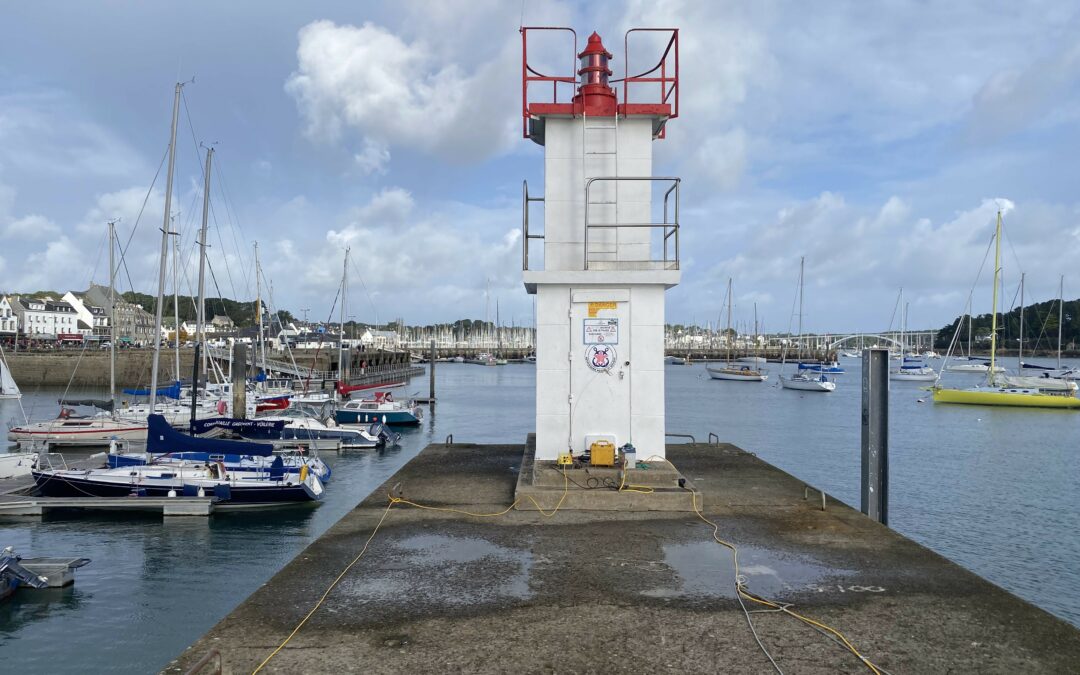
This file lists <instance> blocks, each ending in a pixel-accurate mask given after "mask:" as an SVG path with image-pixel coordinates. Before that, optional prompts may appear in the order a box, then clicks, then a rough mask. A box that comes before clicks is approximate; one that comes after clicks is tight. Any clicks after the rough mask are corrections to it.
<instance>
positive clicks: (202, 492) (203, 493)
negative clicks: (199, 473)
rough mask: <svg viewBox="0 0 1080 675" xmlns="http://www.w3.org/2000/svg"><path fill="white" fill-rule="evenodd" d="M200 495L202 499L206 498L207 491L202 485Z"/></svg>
mask: <svg viewBox="0 0 1080 675" xmlns="http://www.w3.org/2000/svg"><path fill="white" fill-rule="evenodd" d="M198 494H199V496H200V497H205V496H206V490H204V489H202V486H201V485H200V486H199V492H198Z"/></svg>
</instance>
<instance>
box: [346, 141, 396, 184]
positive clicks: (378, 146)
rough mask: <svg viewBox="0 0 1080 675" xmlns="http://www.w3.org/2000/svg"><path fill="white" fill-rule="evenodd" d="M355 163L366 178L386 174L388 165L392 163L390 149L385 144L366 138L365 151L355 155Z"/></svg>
mask: <svg viewBox="0 0 1080 675" xmlns="http://www.w3.org/2000/svg"><path fill="white" fill-rule="evenodd" d="M353 161H354V162H355V163H356V167H357V168H358V169H359V170H360V172H361V173H362V174H364V175H365V176H369V175H371V174H373V173H376V174H385V173H386V165H387V164H389V163H390V148H388V147H386V144H385V143H380V142H379V141H373V140H371V139H370V138H365V139H364V149H363V150H361V151H360V152H358V153H356V154H355V155H353Z"/></svg>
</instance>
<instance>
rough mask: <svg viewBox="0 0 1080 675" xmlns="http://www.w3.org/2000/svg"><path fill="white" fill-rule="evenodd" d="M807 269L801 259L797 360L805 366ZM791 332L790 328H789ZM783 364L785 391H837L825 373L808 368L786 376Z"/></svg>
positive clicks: (804, 261)
mask: <svg viewBox="0 0 1080 675" xmlns="http://www.w3.org/2000/svg"><path fill="white" fill-rule="evenodd" d="M805 268H806V258H799V334H798V338H797V340H798V341H797V345H798V347H797V349H798V355H797V359H798V360H799V361H800V363H799V365H800V366H801V365H805V364H803V363H801V360H802V320H803V277H804V272H805ZM789 330H790V328H789ZM783 367H784V366H783V364H781V366H780V368H781V373H780V386H781V387H782V388H784V389H793V390H795V391H816V392H822V393H827V392H830V391H835V390H836V382H833V381H832V380H830V379H829V376H828V375H827V374H825V373H823V372H814V371H813V370H809V369H806V368H803V369H800V370H797V371H796V372H795V374H794V375H791V376H790V377H789V376H785V375H784V373H783V372H782V371H783Z"/></svg>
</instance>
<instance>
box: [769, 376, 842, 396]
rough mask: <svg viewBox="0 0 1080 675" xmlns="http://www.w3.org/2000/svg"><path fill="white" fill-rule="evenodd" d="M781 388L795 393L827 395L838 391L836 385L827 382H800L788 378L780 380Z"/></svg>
mask: <svg viewBox="0 0 1080 675" xmlns="http://www.w3.org/2000/svg"><path fill="white" fill-rule="evenodd" d="M780 386H781V387H783V388H784V389H793V390H795V391H817V392H821V393H827V392H830V391H834V390H835V389H836V383H835V382H829V381H827V380H826V381H821V380H800V379H792V378H787V377H781V378H780Z"/></svg>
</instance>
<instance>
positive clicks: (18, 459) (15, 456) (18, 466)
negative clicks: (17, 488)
mask: <svg viewBox="0 0 1080 675" xmlns="http://www.w3.org/2000/svg"><path fill="white" fill-rule="evenodd" d="M35 459H37V453H35V452H13V453H6V454H0V478H18V477H19V476H29V475H30V470H31V468H33V465H34V460H35Z"/></svg>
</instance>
